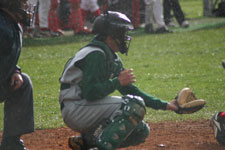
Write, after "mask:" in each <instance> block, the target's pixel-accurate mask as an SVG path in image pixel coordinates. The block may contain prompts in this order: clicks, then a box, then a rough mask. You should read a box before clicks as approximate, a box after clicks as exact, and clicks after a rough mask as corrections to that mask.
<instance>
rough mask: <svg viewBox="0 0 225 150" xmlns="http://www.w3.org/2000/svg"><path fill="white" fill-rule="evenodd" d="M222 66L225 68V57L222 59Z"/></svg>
mask: <svg viewBox="0 0 225 150" xmlns="http://www.w3.org/2000/svg"><path fill="white" fill-rule="evenodd" d="M222 66H223V68H225V59H224V60H223V61H222Z"/></svg>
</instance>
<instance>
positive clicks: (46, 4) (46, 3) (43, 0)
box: [38, 0, 51, 28]
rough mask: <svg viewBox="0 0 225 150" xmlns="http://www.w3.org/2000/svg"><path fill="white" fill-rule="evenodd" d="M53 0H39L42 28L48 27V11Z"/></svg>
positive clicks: (40, 24)
mask: <svg viewBox="0 0 225 150" xmlns="http://www.w3.org/2000/svg"><path fill="white" fill-rule="evenodd" d="M50 4H51V0H39V8H38V15H39V26H40V28H48V12H49V9H50Z"/></svg>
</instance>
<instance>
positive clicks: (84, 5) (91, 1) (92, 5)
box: [80, 0, 101, 22]
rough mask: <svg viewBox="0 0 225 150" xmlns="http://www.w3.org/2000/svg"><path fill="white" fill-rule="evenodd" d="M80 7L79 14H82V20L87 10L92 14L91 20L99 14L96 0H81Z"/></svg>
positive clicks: (84, 19)
mask: <svg viewBox="0 0 225 150" xmlns="http://www.w3.org/2000/svg"><path fill="white" fill-rule="evenodd" d="M80 8H81V14H82V18H83V21H84V22H85V21H86V19H87V16H88V13H89V12H91V13H92V15H93V19H92V21H91V22H93V20H94V19H95V18H96V17H97V16H100V15H101V10H100V7H99V5H98V0H81V4H80Z"/></svg>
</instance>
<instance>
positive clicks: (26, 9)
mask: <svg viewBox="0 0 225 150" xmlns="http://www.w3.org/2000/svg"><path fill="white" fill-rule="evenodd" d="M0 8H4V9H7V10H9V11H10V12H11V13H13V14H14V15H15V17H16V18H17V20H18V21H19V22H20V23H22V24H23V25H25V26H30V25H31V22H32V21H33V16H34V8H35V6H32V8H31V6H28V4H27V0H0Z"/></svg>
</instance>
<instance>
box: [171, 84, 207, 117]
mask: <svg viewBox="0 0 225 150" xmlns="http://www.w3.org/2000/svg"><path fill="white" fill-rule="evenodd" d="M174 101H175V102H174V103H175V104H176V105H177V107H178V110H177V111H175V112H176V113H178V114H192V113H194V112H196V111H199V110H200V109H202V108H203V107H204V106H205V104H206V102H205V100H203V99H197V98H196V96H195V95H194V93H193V92H192V91H191V89H190V88H183V89H182V90H181V91H180V92H179V93H178V95H177V96H176V98H175V100H174Z"/></svg>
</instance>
